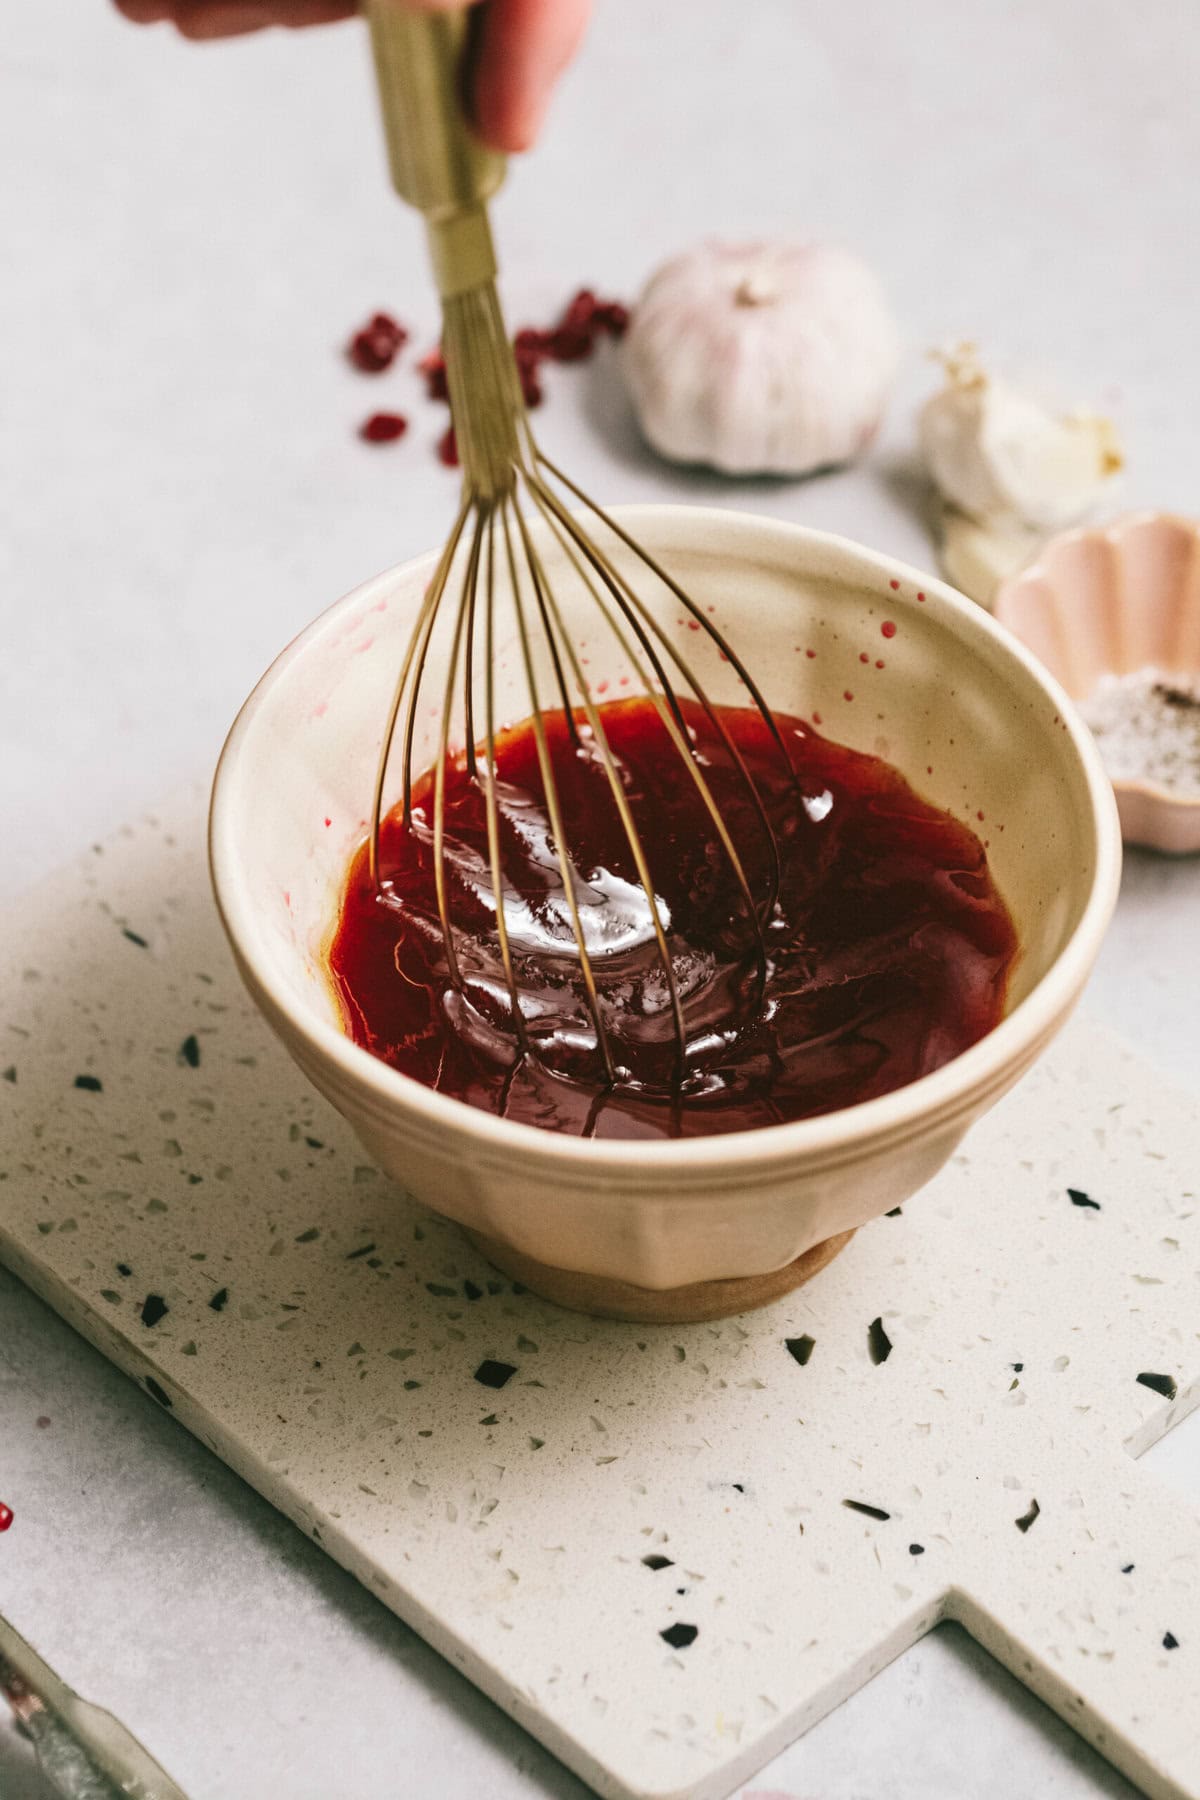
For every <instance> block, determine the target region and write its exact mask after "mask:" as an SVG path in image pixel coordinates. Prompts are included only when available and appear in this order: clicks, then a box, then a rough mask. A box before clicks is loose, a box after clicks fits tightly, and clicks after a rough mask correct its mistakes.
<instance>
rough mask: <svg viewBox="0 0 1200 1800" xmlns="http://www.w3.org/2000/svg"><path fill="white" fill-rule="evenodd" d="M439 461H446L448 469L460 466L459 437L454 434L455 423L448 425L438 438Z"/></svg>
mask: <svg viewBox="0 0 1200 1800" xmlns="http://www.w3.org/2000/svg"><path fill="white" fill-rule="evenodd" d="M437 453H438V461H439V462H444V463H445V465H446V467H447V468H448V469H457V467H458V439H457V438H456V437H455V435H454V427H453V425H448V426H447V427H446V429H445V431H444V432H443V434H442V436H441V437H440V438H439V439H438V447H437Z"/></svg>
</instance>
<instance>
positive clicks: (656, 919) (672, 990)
mask: <svg viewBox="0 0 1200 1800" xmlns="http://www.w3.org/2000/svg"><path fill="white" fill-rule="evenodd" d="M521 532H522V536H523V538H524V540H525V551H526V555H527V556H528V557H529V561H530V567H531V569H532V571H533V580H534V585H535V587H536V588H537V591H538V596H539V603H540V604H541V607H542V618H543V621H544V623H545V627H546V631H547V633H548V634H549V635H550V636H552V637H554V636H557V637H558V638H560V639H561V641H562V646H563V650H564V652H565V654H566V656H567V658H568V660H569V662H570V664H571V670H572V673H573V675H574V677H575V683H576V686H577V688H578V690H579V695H580V699H581V702H582V705H583V710H584V713H585V715H586V717H587V721H588V725H589V726H590V727H591V732H592V740H593V742H594V744H595V746H596V749H597V750H598V751H599V754H600V760H601V762H602V763H603V765H604V773H605V777H606V779H607V781H608V789H609V793H610V794H611V795H612V800H613V805H614V806H615V807H616V810H617V814H618V817H619V818H620V820H621V824H622V826H623V827H624V830H625V835H626V837H627V839H628V841H629V848H630V851H631V853H632V856H633V863H634V867H635V869H636V870H637V876H638V880H639V881H640V882H641V884H642V888H643V890H644V892H645V895H646V900H647V904H648V906H649V910H650V921H651V925H652V927H653V931H654V937H655V941H656V944H657V946H658V955H659V960H660V962H661V963H662V970H663V977H664V980H665V981H666V984H667V996H668V1002H669V1005H670V1008H671V1017H672V1022H673V1024H674V1028H675V1048H676V1061H677V1078H678V1080H680V1081H681V1080H682V1079H683V1075H684V1072H685V1066H686V1062H687V1026H686V1024H685V1022H684V1017H683V1003H682V1001H681V1000H680V996H679V983H678V981H677V980H676V979H675V967H674V964H673V962H672V960H671V951H670V947H669V946H668V944H667V936H666V932H665V930H664V929H663V923H662V912H661V907H660V903H659V897H658V893H657V890H656V888H655V885H654V878H653V876H652V875H651V873H650V865H649V863H648V862H647V860H646V853H645V850H644V849H643V847H642V840H641V836H640V834H639V832H638V828H637V824H636V822H635V820H634V816H633V810H632V808H631V807H630V804H629V797H628V795H627V794H626V792H625V789H624V787H623V786H622V783H621V777H620V774H619V772H618V769H617V763H616V758H615V757H614V755H613V752H612V746H611V744H610V743H609V739H608V733H607V731H606V730H605V729H604V721H603V719H602V718H601V716H600V713H599V710H598V709H597V707H596V703H595V701H594V699H593V698H592V690H591V686H590V684H589V682H588V679H587V677H586V675H585V674H584V672H583V665H582V663H581V661H580V658H579V654H578V652H577V650H576V649H575V645H574V644H573V643H572V641H571V638H570V636H569V634H568V633H567V630H566V626H565V624H564V622H563V617H562V613H561V611H560V609H559V606H558V604H557V602H556V601H555V599H554V595H553V591H552V589H551V588H550V586H549V583H548V582H547V581H546V579H545V573H544V570H543V568H542V563H541V558H540V557H539V556H538V553H537V550H536V549H535V547H534V545H533V542H532V539H531V538H530V535H529V528H528V526H527V525H526V524H525V521H524V520H523V519H522V520H521Z"/></svg>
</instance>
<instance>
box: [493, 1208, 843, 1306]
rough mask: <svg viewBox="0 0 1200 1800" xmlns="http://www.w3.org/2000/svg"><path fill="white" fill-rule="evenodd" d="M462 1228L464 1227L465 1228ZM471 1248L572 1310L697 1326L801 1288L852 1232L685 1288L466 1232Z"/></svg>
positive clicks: (527, 1284) (696, 1282)
mask: <svg viewBox="0 0 1200 1800" xmlns="http://www.w3.org/2000/svg"><path fill="white" fill-rule="evenodd" d="M464 1229H465V1227H464ZM466 1235H467V1237H468V1238H469V1239H470V1240H471V1242H472V1243H473V1244H474V1246H475V1248H476V1249H477V1250H479V1251H481V1252H482V1254H483V1255H484V1256H486V1257H487V1259H488V1261H489V1262H490V1263H494V1264H495V1265H496V1267H497V1268H498V1269H501V1270H503V1272H504V1274H506V1275H511V1276H512V1277H513V1279H514V1280H516V1281H519V1282H521V1283H522V1284H523V1286H525V1287H527V1288H529V1289H530V1291H531V1292H532V1293H535V1294H538V1295H540V1296H541V1298H542V1299H543V1300H553V1301H554V1304H555V1305H556V1306H565V1307H566V1308H567V1309H568V1311H570V1312H582V1313H590V1314H591V1315H592V1317H593V1318H597V1319H624V1320H626V1321H628V1322H629V1323H630V1324H638V1325H698V1324H701V1323H703V1321H704V1320H706V1319H727V1318H730V1317H731V1316H732V1315H733V1314H734V1313H742V1312H750V1311H752V1310H753V1308H754V1307H756V1306H768V1305H769V1304H770V1303H771V1301H772V1300H778V1299H779V1298H780V1296H781V1295H783V1294H790V1293H791V1291H792V1289H793V1288H798V1287H802V1286H803V1285H804V1283H805V1282H806V1281H811V1280H812V1278H813V1276H814V1275H818V1274H819V1273H820V1272H821V1270H822V1269H823V1268H824V1267H825V1265H826V1263H830V1262H832V1261H833V1259H834V1257H835V1256H836V1255H837V1253H838V1251H839V1250H844V1249H845V1247H846V1245H847V1244H848V1243H849V1242H850V1239H851V1238H852V1237H853V1236H854V1233H853V1232H852V1231H843V1232H841V1233H840V1234H839V1235H838V1236H837V1237H831V1238H826V1239H825V1242H824V1243H823V1244H814V1245H813V1247H812V1249H811V1250H806V1251H805V1252H804V1255H803V1256H798V1257H797V1258H796V1260H795V1262H790V1263H785V1264H784V1266H783V1268H782V1269H770V1270H768V1272H767V1273H766V1274H765V1275H739V1276H735V1277H733V1278H732V1279H731V1280H728V1281H693V1282H691V1283H690V1284H689V1285H688V1286H687V1287H677V1288H643V1287H635V1286H634V1285H633V1283H632V1282H629V1281H617V1280H616V1279H614V1278H611V1277H609V1276H607V1275H583V1274H581V1273H580V1272H579V1271H578V1270H576V1269H555V1268H552V1267H551V1266H550V1264H548V1263H540V1262H535V1261H534V1259H533V1257H531V1256H524V1255H522V1253H521V1251H519V1250H513V1249H512V1248H511V1247H510V1246H509V1245H508V1244H501V1243H498V1242H497V1241H496V1239H495V1238H490V1237H484V1236H483V1235H482V1233H480V1232H478V1231H467V1232H466Z"/></svg>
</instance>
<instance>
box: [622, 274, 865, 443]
mask: <svg viewBox="0 0 1200 1800" xmlns="http://www.w3.org/2000/svg"><path fill="white" fill-rule="evenodd" d="M898 360H899V336H898V333H897V330H896V327H895V324H894V323H893V320H892V317H891V314H890V313H889V311H888V308H887V304H886V302H885V301H884V298H883V295H882V293H881V291H880V288H879V285H878V283H877V282H876V280H875V277H874V276H873V275H872V273H871V271H870V270H869V269H868V268H867V267H866V265H865V264H864V263H862V262H861V261H860V260H859V259H858V257H856V256H853V255H851V253H850V252H849V251H847V250H841V249H838V248H836V247H834V246H832V245H826V244H786V243H760V244H749V245H740V246H735V245H727V244H706V245H704V246H702V247H701V248H699V249H697V250H692V251H688V252H687V253H685V254H684V255H682V256H677V257H675V258H674V259H673V260H672V261H671V262H668V263H665V264H664V265H663V266H662V267H661V268H660V269H658V270H657V271H656V272H655V273H654V274H653V275H652V276H651V277H650V280H649V281H648V283H647V284H646V287H645V290H644V291H643V293H642V296H641V298H640V300H639V301H638V303H637V305H636V307H635V308H634V312H633V319H632V323H631V325H630V328H629V331H628V334H627V336H626V338H625V343H624V346H623V354H622V363H623V367H624V370H625V376H626V380H627V383H628V386H629V392H630V395H631V397H632V400H633V404H634V408H635V410H636V412H637V415H638V419H639V421H640V423H641V426H642V430H643V431H644V432H645V434H646V436H647V438H648V439H649V440H650V443H651V444H652V445H653V446H654V448H655V449H656V450H658V451H659V452H660V453H661V454H662V455H663V456H666V457H669V458H670V459H671V460H672V461H674V462H683V463H705V464H707V465H708V466H710V467H711V468H715V469H720V470H722V471H723V472H725V473H726V474H730V475H764V474H772V475H804V474H808V473H810V472H811V471H812V470H814V469H820V468H827V467H829V466H830V465H831V464H835V463H841V462H847V461H849V460H850V459H851V458H852V457H855V456H858V455H859V454H861V452H862V451H863V450H865V449H866V448H867V446H868V445H869V444H870V442H871V440H872V439H873V437H874V436H875V433H876V431H877V430H878V429H879V425H880V423H881V421H882V417H883V411H884V406H885V404H886V400H887V396H888V392H889V390H890V387H891V383H892V379H893V377H894V375H895V372H896V365H897V362H898Z"/></svg>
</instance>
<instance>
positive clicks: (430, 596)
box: [369, 499, 471, 891]
mask: <svg viewBox="0 0 1200 1800" xmlns="http://www.w3.org/2000/svg"><path fill="white" fill-rule="evenodd" d="M470 514H471V502H470V500H469V499H464V501H463V504H462V506H461V508H460V510H459V514H458V517H457V519H456V520H455V521H454V525H453V526H452V528H451V531H450V536H449V537H448V538H447V540H446V545H445V548H444V549H443V551H442V554H441V558H440V560H439V562H438V566H437V569H436V571H435V573H434V577H433V580H432V581H431V582H430V584H429V586H428V587H427V588H426V590H425V594H424V597H423V599H422V601H421V610H420V612H419V613H418V614H417V623H416V627H415V629H414V631H413V633H412V636H411V637H410V638H409V640H408V645H407V647H406V649H405V652H404V661H403V663H402V665H401V668H400V674H399V676H398V678H397V681H396V686H395V688H394V690H393V692H392V700H391V706H390V708H389V711H388V716H387V722H386V724H385V726H384V732H383V743H382V744H381V746H380V750H379V763H378V766H377V768H376V771H375V794H374V798H373V800H372V803H371V841H370V850H369V858H370V874H371V882H372V885H373V886H374V887H375V889H376V890H377V891H378V889H379V888H380V885H381V882H382V873H381V870H380V867H379V827H380V824H381V823H382V818H383V790H384V787H385V786H386V784H387V772H388V764H389V763H390V762H391V759H392V744H393V743H394V741H395V737H396V722H397V720H398V719H399V717H400V708H401V705H402V704H403V701H404V692H405V689H406V688H407V686H408V677H409V673H410V671H411V669H412V667H413V663H414V661H415V660H416V658H417V654H418V649H419V647H420V645H421V644H422V643H423V642H424V641H425V632H426V626H427V625H428V626H429V629H431V630H432V625H433V620H434V618H435V616H436V614H437V609H438V605H439V603H440V601H441V597H442V594H443V593H444V591H445V587H446V583H447V581H448V580H449V578H450V568H451V565H452V563H453V561H454V553H455V551H456V550H457V549H458V543H459V539H460V538H461V537H462V533H463V528H464V526H465V525H466V522H467V520H468V518H469V517H470ZM418 679H419V677H418ZM411 766H412V765H411V758H410V757H409V756H407V755H406V757H405V759H404V767H405V780H404V795H405V810H404V817H405V822H406V823H407V820H408V795H409V788H410V780H409V776H410V771H411Z"/></svg>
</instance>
